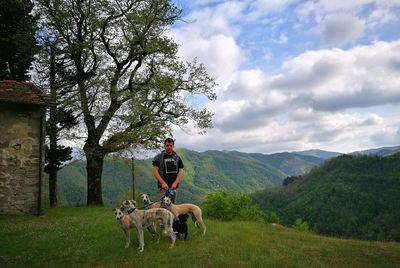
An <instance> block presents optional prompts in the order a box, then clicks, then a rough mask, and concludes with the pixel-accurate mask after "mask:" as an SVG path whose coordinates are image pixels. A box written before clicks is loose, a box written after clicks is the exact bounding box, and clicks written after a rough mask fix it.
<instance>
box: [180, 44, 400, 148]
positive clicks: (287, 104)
mask: <svg viewBox="0 0 400 268" xmlns="http://www.w3.org/2000/svg"><path fill="white" fill-rule="evenodd" d="M283 70H284V71H285V72H283V73H281V74H279V75H275V76H268V75H266V74H265V73H264V72H262V71H261V70H256V69H254V70H244V71H237V72H236V75H235V77H234V78H233V79H232V81H231V83H230V85H229V87H228V89H227V90H225V91H224V95H223V96H222V98H221V99H220V100H218V102H217V103H215V104H214V105H213V106H212V108H211V110H212V112H213V113H214V114H215V116H214V122H215V127H216V128H215V129H213V130H211V131H210V133H209V134H208V135H207V136H205V137H210V136H212V137H213V142H215V143H216V144H218V148H223V149H231V147H232V146H234V144H235V141H236V142H237V143H238V144H236V146H237V147H240V148H241V150H244V151H246V150H247V151H249V152H251V151H253V152H254V151H257V152H273V151H279V150H280V151H282V150H285V148H286V149H287V150H294V149H303V148H322V149H327V150H328V149H330V150H334V148H338V147H339V146H340V148H342V149H341V150H339V151H342V152H349V151H351V150H357V149H358V148H360V146H364V147H363V148H368V146H372V145H374V144H375V142H376V141H375V140H374V139H375V137H378V135H382V137H385V140H386V141H394V139H395V138H396V137H398V136H399V135H398V127H396V126H398V124H399V123H400V115H399V116H397V117H396V116H392V117H391V118H390V120H388V119H387V118H385V119H384V118H383V116H381V115H379V114H376V113H373V112H370V113H358V112H356V110H354V109H357V108H360V107H371V108H373V107H380V106H382V105H385V104H397V105H398V104H400V90H399V88H400V79H399V78H398V77H399V74H400V41H397V42H377V43H375V44H373V45H370V46H359V47H355V48H352V49H349V50H341V49H331V50H328V49H325V50H319V51H309V52H305V53H303V54H300V55H298V56H297V57H294V58H290V59H287V60H286V61H285V62H284V63H283ZM372 74H373V75H372ZM348 109H352V112H349V111H348ZM366 133H369V134H368V135H366ZM198 139H200V140H197V139H194V140H196V142H194V143H193V144H191V145H190V146H196V145H195V143H197V142H199V144H201V142H200V141H201V140H203V139H205V138H204V137H198ZM244 140H245V142H244ZM186 142H188V141H186ZM215 146H217V145H215ZM197 149H198V150H201V149H200V148H197ZM336 150H338V149H336Z"/></svg>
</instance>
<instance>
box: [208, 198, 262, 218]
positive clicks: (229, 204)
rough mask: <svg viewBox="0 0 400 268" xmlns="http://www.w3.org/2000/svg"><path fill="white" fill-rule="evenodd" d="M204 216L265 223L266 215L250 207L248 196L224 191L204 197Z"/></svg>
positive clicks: (257, 208) (254, 207)
mask: <svg viewBox="0 0 400 268" xmlns="http://www.w3.org/2000/svg"><path fill="white" fill-rule="evenodd" d="M203 204H204V209H203V212H204V215H206V216H207V217H210V218H213V219H218V220H251V221H262V222H264V221H266V218H267V217H266V215H265V213H264V212H262V211H261V209H260V208H259V207H258V206H255V205H251V200H250V196H249V195H247V194H244V193H227V192H225V191H224V190H219V191H215V192H212V193H209V194H207V195H206V197H205V199H204V203H203Z"/></svg>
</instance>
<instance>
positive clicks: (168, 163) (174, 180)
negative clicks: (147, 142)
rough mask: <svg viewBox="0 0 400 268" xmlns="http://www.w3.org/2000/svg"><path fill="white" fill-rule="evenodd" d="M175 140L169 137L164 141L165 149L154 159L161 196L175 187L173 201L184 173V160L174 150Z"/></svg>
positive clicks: (154, 171) (154, 173)
mask: <svg viewBox="0 0 400 268" xmlns="http://www.w3.org/2000/svg"><path fill="white" fill-rule="evenodd" d="M174 144H175V142H174V140H173V139H171V138H167V139H166V140H165V141H164V150H163V151H162V152H161V153H160V154H158V155H156V156H155V157H154V159H153V175H154V178H155V179H156V180H157V185H158V191H159V193H160V197H163V196H164V194H165V192H166V191H167V190H168V189H173V190H174V191H175V194H174V195H173V196H171V200H172V202H173V203H175V201H176V194H177V190H178V187H179V181H180V180H181V177H182V175H183V167H184V166H183V162H182V159H181V158H180V157H179V156H178V154H177V153H176V152H175V151H174Z"/></svg>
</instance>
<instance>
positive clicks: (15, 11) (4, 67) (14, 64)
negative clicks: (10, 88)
mask: <svg viewBox="0 0 400 268" xmlns="http://www.w3.org/2000/svg"><path fill="white" fill-rule="evenodd" d="M32 8H33V4H32V2H31V1H28V0H0V80H6V79H9V80H17V81H24V80H28V79H29V76H28V75H27V71H28V69H29V67H30V65H31V62H32V61H33V56H34V54H35V53H36V52H37V50H36V40H35V32H36V17H35V16H33V15H32V14H31V11H32Z"/></svg>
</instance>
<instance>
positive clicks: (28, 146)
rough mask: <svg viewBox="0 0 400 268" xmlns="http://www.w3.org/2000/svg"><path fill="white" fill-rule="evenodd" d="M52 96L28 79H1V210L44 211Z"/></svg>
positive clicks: (35, 212) (6, 212) (37, 212)
mask: <svg viewBox="0 0 400 268" xmlns="http://www.w3.org/2000/svg"><path fill="white" fill-rule="evenodd" d="M49 104H50V101H49V98H48V97H47V96H46V95H44V94H43V93H42V92H41V91H40V90H39V89H38V88H37V87H35V86H34V85H33V84H31V83H28V82H16V81H0V213H2V214H8V213H28V214H35V215H41V214H43V203H44V192H43V189H44V187H43V186H44V183H43V167H44V137H45V136H44V130H45V113H46V106H49Z"/></svg>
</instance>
